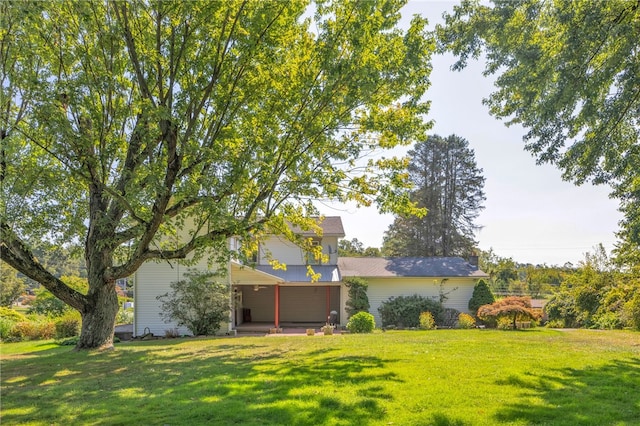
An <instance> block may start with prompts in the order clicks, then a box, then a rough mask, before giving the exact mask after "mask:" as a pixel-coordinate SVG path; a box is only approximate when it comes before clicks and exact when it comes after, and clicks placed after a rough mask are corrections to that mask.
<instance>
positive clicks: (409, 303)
mask: <svg viewBox="0 0 640 426" xmlns="http://www.w3.org/2000/svg"><path fill="white" fill-rule="evenodd" d="M426 311H429V312H431V314H432V315H433V318H434V320H435V322H436V325H442V324H443V321H444V318H443V316H444V315H443V313H444V308H443V306H442V304H441V303H440V302H436V301H435V300H432V299H427V298H425V297H422V296H418V295H417V294H414V295H413V296H399V297H393V296H392V297H390V298H389V300H387V301H384V302H382V303H381V304H380V307H379V308H378V312H380V318H381V319H382V326H383V327H386V326H389V325H395V326H396V327H418V326H419V325H420V314H421V313H422V312H426Z"/></svg>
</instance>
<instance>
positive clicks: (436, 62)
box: [320, 0, 622, 265]
mask: <svg viewBox="0 0 640 426" xmlns="http://www.w3.org/2000/svg"><path fill="white" fill-rule="evenodd" d="M454 4H455V3H454V2H448V1H426V0H422V1H418V0H411V1H410V2H409V3H408V4H407V6H405V8H404V10H403V22H404V23H405V25H406V23H408V22H409V20H410V18H411V16H412V15H413V14H415V13H418V14H421V15H423V16H426V17H427V18H428V19H429V26H430V27H431V28H433V26H434V25H435V24H436V23H438V22H441V16H442V13H443V12H444V11H450V10H452V8H453V5H454ZM453 62H454V57H453V56H451V55H438V56H434V57H433V59H432V64H433V71H432V73H431V76H430V80H431V83H432V84H431V87H430V88H429V90H428V91H427V93H426V95H425V97H426V98H427V99H429V100H431V102H432V103H431V110H430V112H429V114H428V116H427V119H431V120H434V121H435V124H434V126H433V127H432V129H431V131H430V134H437V135H440V136H448V135H451V134H456V135H458V136H461V137H463V138H465V139H466V140H468V141H469V147H470V148H472V149H473V150H474V152H475V158H476V163H477V165H478V167H480V168H482V169H483V175H484V177H485V179H486V181H485V187H484V190H485V195H486V198H487V199H486V201H485V203H484V206H485V209H484V210H483V211H482V212H481V213H480V216H479V217H478V219H477V220H476V221H475V223H476V224H477V225H479V226H481V227H482V229H481V230H480V231H479V232H478V233H477V234H476V240H477V241H478V246H479V248H480V249H482V250H489V249H490V248H491V249H493V252H494V253H495V254H496V255H498V256H500V257H507V258H509V257H510V258H513V260H515V261H517V262H521V263H532V264H536V265H537V264H547V265H564V264H565V263H566V262H571V263H573V264H574V265H577V264H578V263H579V262H580V261H581V260H584V257H585V256H584V254H585V253H587V252H593V251H594V247H595V246H597V245H598V244H600V243H602V244H603V245H604V247H605V248H606V249H607V251H611V250H612V249H613V248H614V244H615V241H616V236H615V232H616V231H617V230H618V222H619V221H620V220H621V219H622V215H621V214H620V213H619V212H618V211H617V208H618V203H617V202H616V201H615V200H612V199H610V198H609V192H610V188H608V187H607V186H593V185H591V184H589V183H587V184H584V185H582V186H575V185H574V184H573V183H570V182H565V181H563V180H562V178H561V172H560V170H558V169H557V168H556V167H555V166H552V165H548V164H545V165H536V161H535V159H534V158H533V157H532V156H531V154H529V153H528V152H526V151H525V150H524V142H523V140H522V136H523V135H524V134H525V133H526V132H525V130H524V129H523V128H522V127H519V126H511V127H506V126H505V123H504V121H500V120H498V119H496V118H494V117H492V116H491V115H490V114H489V112H488V108H487V106H485V105H483V104H482V99H483V98H486V97H488V95H489V94H490V93H491V92H492V91H493V80H492V79H491V78H490V77H483V76H482V70H483V69H484V64H483V63H481V62H471V63H470V64H469V66H468V67H467V68H466V69H465V70H463V71H462V72H457V71H451V70H450V66H451V65H452V64H453ZM409 149H410V147H408V148H407V149H406V150H407V151H408V150H409ZM320 211H321V213H322V214H325V215H331V216H335V215H339V216H341V217H342V221H343V225H344V229H345V233H346V237H345V238H346V239H349V240H351V239H353V238H357V239H358V240H359V241H361V242H362V243H363V244H364V246H365V247H381V246H382V239H383V234H384V231H386V230H387V228H388V227H389V225H390V224H391V223H392V222H393V216H392V215H388V214H386V215H381V214H379V213H378V211H377V210H376V209H375V207H371V208H359V209H358V208H355V207H354V206H352V205H331V206H328V205H322V206H320Z"/></svg>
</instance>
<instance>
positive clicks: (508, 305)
mask: <svg viewBox="0 0 640 426" xmlns="http://www.w3.org/2000/svg"><path fill="white" fill-rule="evenodd" d="M538 316H539V314H538V312H536V311H534V310H533V309H532V308H531V298H530V297H520V296H509V297H505V298H504V299H500V300H498V301H496V302H493V303H492V304H490V305H482V306H480V308H479V309H478V317H479V318H480V319H481V320H483V321H491V320H500V319H501V318H508V319H509V320H510V322H511V326H512V328H513V329H514V330H515V329H516V325H517V322H518V321H526V320H532V321H535V320H537V319H538Z"/></svg>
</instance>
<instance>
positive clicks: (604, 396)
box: [496, 358, 640, 425]
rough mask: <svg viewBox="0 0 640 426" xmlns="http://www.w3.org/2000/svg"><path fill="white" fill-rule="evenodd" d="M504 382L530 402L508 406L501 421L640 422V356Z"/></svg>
mask: <svg viewBox="0 0 640 426" xmlns="http://www.w3.org/2000/svg"><path fill="white" fill-rule="evenodd" d="M498 384H499V385H502V386H506V387H512V388H514V389H515V392H519V393H520V395H521V396H522V397H523V400H526V401H527V402H526V403H517V404H510V405H506V406H505V407H503V408H502V409H501V410H500V411H499V412H498V413H497V415H496V420H499V421H500V422H518V423H521V422H525V423H526V424H554V425H577V424H579V425H604V424H614V423H615V424H640V358H631V359H627V360H616V361H613V362H610V363H608V364H605V365H602V366H598V367H587V368H582V369H574V368H563V369H556V370H550V371H548V372H547V373H545V374H537V375H536V374H531V373H529V374H525V375H519V376H510V377H508V378H507V379H504V380H501V381H500V382H499V383H498ZM532 400H534V401H536V403H531V401H532Z"/></svg>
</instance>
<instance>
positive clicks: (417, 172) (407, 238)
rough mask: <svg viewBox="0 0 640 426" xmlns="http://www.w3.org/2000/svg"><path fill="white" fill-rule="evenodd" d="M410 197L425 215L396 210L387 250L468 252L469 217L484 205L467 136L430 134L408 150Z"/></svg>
mask: <svg viewBox="0 0 640 426" xmlns="http://www.w3.org/2000/svg"><path fill="white" fill-rule="evenodd" d="M409 157H410V158H411V160H410V163H409V166H408V169H407V170H408V173H409V179H410V181H411V182H412V183H413V184H414V189H413V190H412V192H411V200H412V201H413V202H415V203H416V204H417V205H418V206H419V207H423V208H425V209H426V210H428V213H427V214H426V216H416V215H399V216H397V217H396V219H395V220H394V222H393V223H392V224H391V225H390V226H389V229H388V230H387V232H386V233H385V237H384V245H383V252H384V253H385V255H388V256H461V255H468V254H470V253H472V251H473V249H474V247H475V245H476V242H475V239H474V237H475V235H474V234H475V231H476V230H477V229H478V228H479V226H478V225H477V224H475V223H474V221H475V219H476V218H477V217H478V215H479V214H480V210H482V209H483V208H484V206H483V205H482V203H483V201H484V200H485V196H484V177H483V176H482V169H481V168H479V167H478V166H477V164H476V160H475V153H474V151H473V149H472V148H470V147H469V142H468V141H467V140H466V139H464V138H461V137H459V136H456V135H450V136H447V137H441V136H438V135H432V136H429V137H428V138H427V139H426V140H424V141H420V142H418V143H416V145H415V146H414V148H413V149H412V150H410V151H409Z"/></svg>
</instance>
